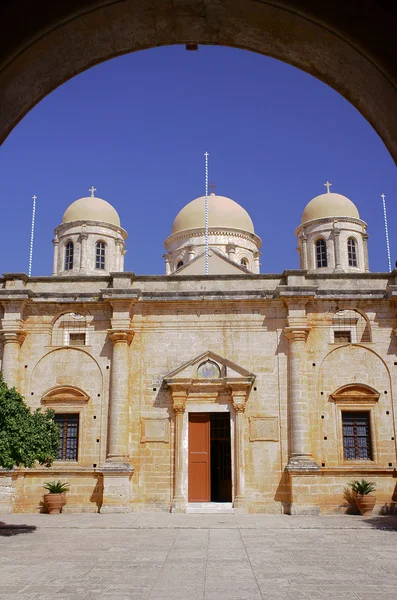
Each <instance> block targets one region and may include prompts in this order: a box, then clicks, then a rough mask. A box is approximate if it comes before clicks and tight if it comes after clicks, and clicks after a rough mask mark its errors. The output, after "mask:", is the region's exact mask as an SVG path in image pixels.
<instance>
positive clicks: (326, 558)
mask: <svg viewBox="0 0 397 600" xmlns="http://www.w3.org/2000/svg"><path fill="white" fill-rule="evenodd" d="M12 598H15V599H16V600H33V599H34V600H99V599H100V600H127V599H128V600H129V599H135V600H173V599H175V600H199V599H205V600H260V599H264V598H266V599H274V600H278V599H281V598H283V599H295V598H296V599H300V598H306V599H310V600H319V599H327V600H340V599H343V598H354V599H361V600H372V599H378V600H381V599H382V600H396V599H397V519H396V518H395V517H370V518H363V517H358V516H329V517H298V516H283V515H277V516H271V515H246V516H242V515H225V516H222V515H219V514H218V515H196V514H194V515H171V514H162V513H161V514H160V513H151V514H143V513H133V514H130V515H98V514H78V515H74V514H62V515H44V514H34V515H33V514H29V515H28V514H25V515H0V600H9V599H12Z"/></svg>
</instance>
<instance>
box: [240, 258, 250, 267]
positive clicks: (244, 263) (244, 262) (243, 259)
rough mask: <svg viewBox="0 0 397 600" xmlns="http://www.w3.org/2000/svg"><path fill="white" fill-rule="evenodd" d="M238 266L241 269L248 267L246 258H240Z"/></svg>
mask: <svg viewBox="0 0 397 600" xmlns="http://www.w3.org/2000/svg"><path fill="white" fill-rule="evenodd" d="M240 264H241V265H242V266H243V267H248V260H247V259H246V258H242V259H241V261H240Z"/></svg>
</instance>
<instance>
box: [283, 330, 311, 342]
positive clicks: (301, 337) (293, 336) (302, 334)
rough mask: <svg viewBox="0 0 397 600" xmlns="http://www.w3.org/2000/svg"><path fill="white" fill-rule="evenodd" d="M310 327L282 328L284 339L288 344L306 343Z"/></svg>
mask: <svg viewBox="0 0 397 600" xmlns="http://www.w3.org/2000/svg"><path fill="white" fill-rule="evenodd" d="M309 331H310V327H306V326H302V327H284V329H283V332H284V335H285V337H287V338H288V339H289V341H290V342H306V340H307V336H308V335H309Z"/></svg>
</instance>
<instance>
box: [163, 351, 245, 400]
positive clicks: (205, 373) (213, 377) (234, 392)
mask: <svg viewBox="0 0 397 600" xmlns="http://www.w3.org/2000/svg"><path fill="white" fill-rule="evenodd" d="M255 377H256V376H255V375H254V373H251V372H250V371H247V369H245V368H244V367H241V366H240V365H237V364H236V363H234V362H232V361H230V360H228V359H225V358H223V357H222V356H219V355H218V354H215V352H211V351H207V352H204V353H203V354H200V356H197V357H195V358H193V359H192V360H190V361H189V362H186V363H184V364H183V365H181V366H180V367H178V368H177V369H175V370H174V371H171V372H170V373H168V374H167V375H166V376H165V377H164V381H165V382H166V383H167V385H168V386H169V387H170V389H171V391H172V395H173V398H174V406H175V400H176V398H177V397H180V398H181V399H183V398H184V401H186V399H187V397H188V396H190V395H193V396H195V397H196V398H197V397H199V396H204V397H206V398H208V397H209V396H212V397H213V398H214V399H215V398H216V397H217V396H218V395H219V394H223V395H225V394H229V395H230V396H231V397H232V398H233V404H234V403H235V399H236V401H237V398H238V399H239V400H238V402H241V403H243V404H244V405H245V402H246V400H247V398H248V395H249V392H250V389H251V387H252V384H253V382H254V381H255ZM182 401H183V400H182Z"/></svg>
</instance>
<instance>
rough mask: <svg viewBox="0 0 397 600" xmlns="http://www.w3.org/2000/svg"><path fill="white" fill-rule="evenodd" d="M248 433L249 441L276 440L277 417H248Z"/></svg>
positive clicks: (277, 431) (277, 439) (277, 436)
mask: <svg viewBox="0 0 397 600" xmlns="http://www.w3.org/2000/svg"><path fill="white" fill-rule="evenodd" d="M249 425H250V429H249V433H250V441H251V442H278V441H279V439H280V436H279V424H278V417H250V419H249Z"/></svg>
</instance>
